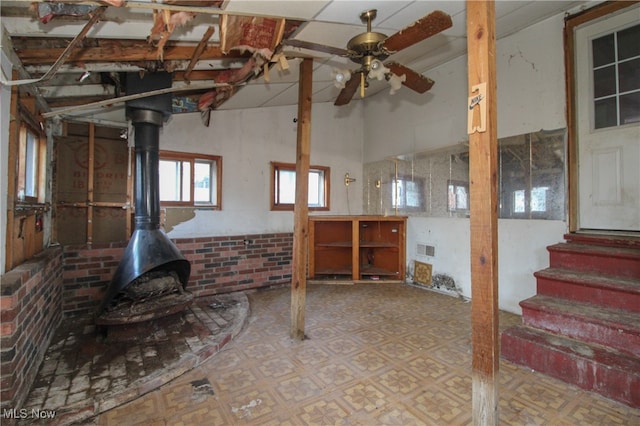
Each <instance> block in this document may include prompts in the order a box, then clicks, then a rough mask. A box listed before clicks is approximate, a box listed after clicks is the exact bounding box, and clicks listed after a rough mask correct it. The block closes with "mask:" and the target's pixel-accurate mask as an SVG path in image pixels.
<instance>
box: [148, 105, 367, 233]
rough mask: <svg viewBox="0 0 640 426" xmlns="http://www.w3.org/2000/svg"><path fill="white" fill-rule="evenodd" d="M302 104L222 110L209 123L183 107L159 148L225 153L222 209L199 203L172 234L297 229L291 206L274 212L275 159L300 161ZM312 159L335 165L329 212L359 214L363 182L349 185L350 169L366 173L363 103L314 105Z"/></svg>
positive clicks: (358, 174)
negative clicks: (299, 115)
mask: <svg viewBox="0 0 640 426" xmlns="http://www.w3.org/2000/svg"><path fill="white" fill-rule="evenodd" d="M297 111H298V108H297V107H296V106H290V107H275V108H256V109H250V110H230V111H215V112H213V113H212V114H211V122H210V125H209V127H205V126H204V125H203V124H202V122H201V119H200V115H199V114H177V115H174V116H173V117H172V118H171V120H170V121H169V122H168V123H167V124H165V126H164V127H163V129H162V131H161V134H160V149H167V150H173V151H183V152H198V153H202V154H210V155H221V156H222V173H223V176H222V183H223V188H222V210H220V211H211V210H205V209H202V210H198V211H197V212H196V216H195V217H194V218H193V219H191V220H188V221H186V222H184V223H181V224H179V225H177V226H175V227H174V228H173V229H172V230H170V232H169V236H170V237H172V238H183V237H198V236H212V235H243V234H252V233H271V232H292V231H293V213H292V212H272V211H270V202H269V194H270V191H269V184H270V178H269V170H270V164H269V163H270V162H271V161H281V162H289V163H295V162H296V137H297V133H296V132H297V128H296V126H297V125H296V124H295V123H294V122H293V119H294V118H295V117H296V115H297ZM311 113H312V116H311V160H310V161H311V164H314V165H322V166H329V167H330V168H331V198H330V207H331V210H330V211H329V212H327V213H328V214H360V213H361V212H362V202H361V199H362V195H361V194H362V186H361V182H360V181H356V182H355V183H352V184H351V185H349V187H348V188H347V187H345V185H344V175H345V173H347V172H348V173H349V174H350V175H351V176H354V177H356V179H357V178H359V177H361V175H362V138H363V129H362V104H361V103H356V106H355V107H353V108H352V109H351V111H350V113H349V114H344V113H341V112H340V111H339V110H338V109H337V108H336V107H335V106H333V104H331V103H319V104H313V107H312V110H311Z"/></svg>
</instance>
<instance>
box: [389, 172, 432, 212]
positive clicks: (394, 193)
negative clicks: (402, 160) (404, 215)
mask: <svg viewBox="0 0 640 426" xmlns="http://www.w3.org/2000/svg"><path fill="white" fill-rule="evenodd" d="M409 182H411V183H413V184H415V185H416V186H417V191H416V192H415V194H416V195H417V196H418V203H419V204H418V205H417V206H409V205H407V198H408V196H409V193H408V191H407V183H409ZM400 183H402V187H403V191H401V193H399V192H398V186H399V184H400ZM425 188H426V181H425V179H424V178H423V177H415V176H411V175H397V176H395V175H392V176H391V207H392V208H393V209H399V210H402V211H406V212H418V211H424V209H425V205H426V193H425ZM400 199H401V200H400ZM398 201H401V202H399V203H398Z"/></svg>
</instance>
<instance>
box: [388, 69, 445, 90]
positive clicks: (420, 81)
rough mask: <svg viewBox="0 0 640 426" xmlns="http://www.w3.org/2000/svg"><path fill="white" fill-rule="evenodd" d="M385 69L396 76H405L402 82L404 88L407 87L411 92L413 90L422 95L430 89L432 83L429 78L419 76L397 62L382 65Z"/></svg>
mask: <svg viewBox="0 0 640 426" xmlns="http://www.w3.org/2000/svg"><path fill="white" fill-rule="evenodd" d="M384 66H385V67H387V68H389V69H390V70H391V72H392V73H394V74H395V75H397V76H402V75H403V74H404V75H406V76H407V79H406V80H405V81H403V82H402V84H404V85H405V86H407V87H408V88H409V89H411V90H415V91H416V92H418V93H424V92H426V91H427V90H429V89H431V86H433V83H434V81H433V80H431V79H430V78H429V77H425V76H424V75H422V74H419V73H417V72H415V71H414V70H412V69H411V68H407V67H405V66H404V65H400V64H398V63H397V62H389V63H386V64H384Z"/></svg>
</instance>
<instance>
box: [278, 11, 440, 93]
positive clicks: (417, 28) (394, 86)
mask: <svg viewBox="0 0 640 426" xmlns="http://www.w3.org/2000/svg"><path fill="white" fill-rule="evenodd" d="M376 15H377V10H376V9H371V10H366V11H364V12H362V13H361V14H360V20H361V21H362V22H363V23H366V24H367V32H364V33H361V34H358V35H357V36H355V37H353V38H352V39H351V40H349V42H348V43H347V48H346V49H341V48H338V47H332V46H327V45H323V44H318V43H313V42H308V41H303V40H292V39H285V40H283V41H282V44H283V45H286V46H291V47H300V48H304V49H310V50H316V51H318V52H323V53H329V54H332V55H338V56H343V57H346V58H349V59H351V60H352V61H353V62H355V63H357V64H360V68H358V69H357V70H355V71H349V70H337V71H335V72H334V79H335V84H336V86H338V87H339V88H341V89H342V91H341V92H340V94H339V95H338V98H337V99H336V101H335V103H334V104H335V105H346V104H348V103H349V102H350V101H351V98H352V97H353V95H354V94H355V92H356V90H357V89H358V87H360V96H361V97H364V92H365V88H366V87H367V86H368V85H369V83H368V80H369V79H373V78H376V79H378V80H382V79H385V80H387V82H388V83H389V84H390V85H391V93H392V94H393V93H395V91H396V90H398V89H399V88H400V85H401V84H402V85H405V86H407V87H408V88H410V89H412V90H415V91H416V92H418V93H424V92H426V91H427V90H429V89H430V88H431V86H433V83H434V82H433V80H431V79H429V78H427V77H425V76H423V75H422V74H419V73H417V72H415V71H413V70H411V69H410V68H407V67H405V66H404V65H401V64H398V63H396V62H387V63H383V62H382V61H384V60H385V59H387V58H388V57H389V56H390V55H392V54H394V53H396V52H399V51H400V50H402V49H405V48H407V47H409V46H412V45H414V44H416V43H418V42H420V41H422V40H425V39H427V38H429V37H431V36H433V35H436V34H438V33H440V32H442V31H444V30H446V29H447V28H450V27H451V26H452V22H451V17H450V16H449V15H447V14H446V13H444V12H442V11H439V10H436V11H434V12H431V13H430V14H428V15H426V16H424V17H422V18H420V19H418V20H417V21H415V22H414V23H413V24H411V25H409V26H408V27H405V28H404V29H402V30H400V31H398V32H397V33H395V34H393V35H391V36H389V37H387V36H386V35H385V34H382V33H378V32H373V31H371V21H373V20H374V19H375V18H376Z"/></svg>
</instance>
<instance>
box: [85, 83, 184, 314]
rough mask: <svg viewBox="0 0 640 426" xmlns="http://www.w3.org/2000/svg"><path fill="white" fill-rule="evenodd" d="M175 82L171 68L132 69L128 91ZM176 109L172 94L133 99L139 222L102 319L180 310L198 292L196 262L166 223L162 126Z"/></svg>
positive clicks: (104, 303)
mask: <svg viewBox="0 0 640 426" xmlns="http://www.w3.org/2000/svg"><path fill="white" fill-rule="evenodd" d="M170 86H171V75H170V74H168V73H155V74H148V75H146V76H145V77H144V78H141V77H140V76H139V75H138V74H137V73H134V74H130V75H127V79H126V87H127V94H135V93H142V92H145V91H149V90H154V89H162V88H166V87H170ZM170 114H171V96H170V95H156V96H151V97H143V98H139V99H136V100H133V101H129V102H127V117H128V118H129V119H130V120H131V123H132V125H133V128H134V132H135V134H134V138H135V203H134V204H135V227H134V231H133V234H132V236H131V239H130V241H129V244H128V245H127V248H126V249H125V252H124V255H123V256H122V260H121V262H120V264H119V265H118V268H117V270H116V272H115V274H114V276H113V278H112V280H111V283H110V284H109V287H108V288H107V291H106V294H105V298H104V299H103V301H102V304H101V305H100V308H99V310H98V315H97V319H96V323H97V324H100V325H113V324H128V323H138V322H143V321H149V320H151V319H155V318H159V317H163V316H167V315H170V314H173V313H176V312H180V311H182V310H184V309H185V308H186V307H188V306H189V305H190V304H191V302H192V300H193V296H192V295H191V294H190V293H189V292H187V291H186V285H187V283H188V281H189V275H190V273H191V265H190V263H189V261H187V260H186V259H185V258H184V256H183V255H182V254H181V253H180V251H179V250H178V248H177V247H176V246H175V244H174V243H173V242H172V241H171V240H170V239H169V238H168V237H167V235H166V234H165V233H164V231H163V230H162V229H160V193H159V163H160V153H159V139H160V128H161V127H162V125H163V123H164V122H165V121H166V119H167V118H168V117H169V116H170Z"/></svg>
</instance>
